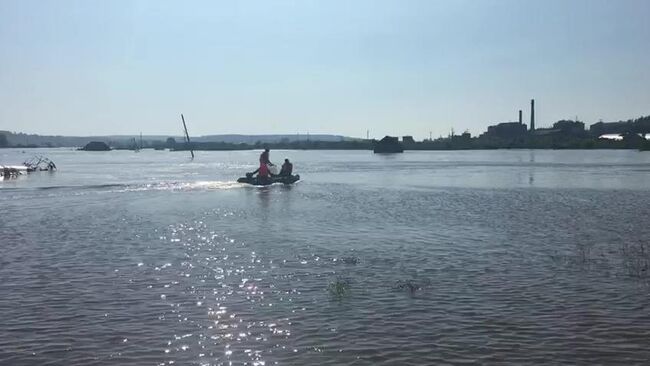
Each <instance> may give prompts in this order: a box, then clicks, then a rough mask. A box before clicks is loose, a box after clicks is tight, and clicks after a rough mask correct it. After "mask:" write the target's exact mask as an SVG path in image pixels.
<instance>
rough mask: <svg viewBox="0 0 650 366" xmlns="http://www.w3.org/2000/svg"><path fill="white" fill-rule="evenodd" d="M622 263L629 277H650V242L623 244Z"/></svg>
mask: <svg viewBox="0 0 650 366" xmlns="http://www.w3.org/2000/svg"><path fill="white" fill-rule="evenodd" d="M621 264H622V266H623V270H624V273H625V274H626V275H627V276H629V277H634V278H648V277H650V273H649V272H650V244H647V243H637V244H624V245H622V246H621Z"/></svg>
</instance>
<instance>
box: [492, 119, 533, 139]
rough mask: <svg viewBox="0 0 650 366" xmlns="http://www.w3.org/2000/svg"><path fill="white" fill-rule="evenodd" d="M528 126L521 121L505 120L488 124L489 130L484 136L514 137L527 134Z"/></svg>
mask: <svg viewBox="0 0 650 366" xmlns="http://www.w3.org/2000/svg"><path fill="white" fill-rule="evenodd" d="M526 132H527V127H526V125H525V124H523V123H519V122H503V123H498V124H496V125H493V126H488V129H487V132H485V133H484V134H483V136H487V137H498V138H503V139H512V138H518V137H522V136H525V135H526Z"/></svg>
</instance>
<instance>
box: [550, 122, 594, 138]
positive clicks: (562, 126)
mask: <svg viewBox="0 0 650 366" xmlns="http://www.w3.org/2000/svg"><path fill="white" fill-rule="evenodd" d="M553 129H554V130H559V131H560V133H561V134H562V135H564V136H572V137H584V136H585V135H586V134H587V133H586V131H585V124H584V123H582V122H580V121H570V120H561V121H557V122H555V123H554V124H553Z"/></svg>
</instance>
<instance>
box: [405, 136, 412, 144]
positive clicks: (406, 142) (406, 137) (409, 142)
mask: <svg viewBox="0 0 650 366" xmlns="http://www.w3.org/2000/svg"><path fill="white" fill-rule="evenodd" d="M402 143H404V144H414V143H415V140H414V139H413V136H402Z"/></svg>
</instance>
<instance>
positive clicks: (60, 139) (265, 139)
mask: <svg viewBox="0 0 650 366" xmlns="http://www.w3.org/2000/svg"><path fill="white" fill-rule="evenodd" d="M0 135H5V136H6V138H7V142H8V144H9V146H45V147H80V146H84V145H86V144H87V143H89V142H91V141H101V142H105V143H107V144H109V145H111V146H128V145H130V144H133V140H134V139H135V140H136V143H138V144H139V141H140V135H109V136H59V135H56V136H49V135H37V134H25V133H14V132H9V131H0ZM169 137H172V138H174V139H175V140H176V141H178V142H181V141H183V139H184V137H183V136H169V135H143V136H142V141H143V145H144V146H148V145H151V144H152V143H156V142H164V141H165V140H167V138H169ZM190 139H191V140H192V141H195V142H225V143H231V144H241V143H246V144H255V143H256V142H258V141H259V142H261V143H279V142H293V141H326V142H333V141H350V140H354V139H352V138H349V137H345V136H340V135H327V134H318V135H298V134H295V135H279V134H278V135H236V134H230V135H208V136H190Z"/></svg>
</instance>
